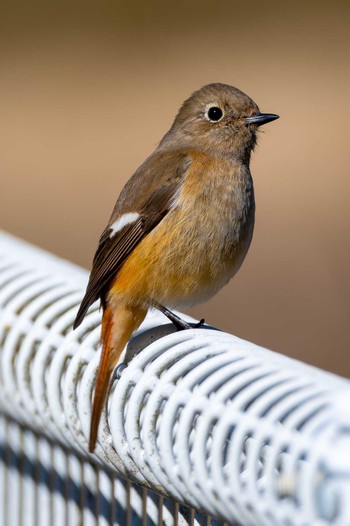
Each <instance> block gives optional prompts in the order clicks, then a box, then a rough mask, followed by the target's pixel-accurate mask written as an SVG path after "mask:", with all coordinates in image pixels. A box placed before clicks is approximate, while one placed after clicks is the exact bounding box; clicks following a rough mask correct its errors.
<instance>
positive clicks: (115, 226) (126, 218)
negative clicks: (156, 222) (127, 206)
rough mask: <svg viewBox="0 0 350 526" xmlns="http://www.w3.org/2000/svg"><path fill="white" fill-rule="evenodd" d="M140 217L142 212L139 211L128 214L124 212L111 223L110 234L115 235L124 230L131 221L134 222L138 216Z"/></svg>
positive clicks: (110, 235)
mask: <svg viewBox="0 0 350 526" xmlns="http://www.w3.org/2000/svg"><path fill="white" fill-rule="evenodd" d="M139 217H140V214H138V213H137V212H130V213H128V214H123V215H122V216H121V217H119V219H117V220H116V221H114V223H112V224H111V225H110V227H109V228H110V229H111V232H110V234H109V237H113V236H115V235H116V233H117V232H119V231H120V230H122V229H123V228H124V227H125V226H126V225H129V224H130V223H134V222H135V221H136V220H137V219H138V218H139Z"/></svg>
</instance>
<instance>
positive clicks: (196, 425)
mask: <svg viewBox="0 0 350 526" xmlns="http://www.w3.org/2000/svg"><path fill="white" fill-rule="evenodd" d="M86 279H87V273H86V272H85V271H83V270H82V269H80V268H79V267H77V266H75V265H72V264H71V263H68V262H65V261H62V260H61V259H59V258H57V257H55V256H53V255H51V254H48V253H47V252H44V251H41V250H40V249H37V248H35V247H33V246H31V245H28V244H26V243H24V242H22V241H20V240H17V239H15V238H13V237H12V236H9V235H7V234H5V233H0V411H2V412H4V413H7V414H9V415H11V417H12V418H15V419H16V420H18V421H19V422H21V423H23V424H24V425H26V426H29V427H30V428H32V429H35V430H37V431H38V432H39V433H45V434H47V435H49V436H50V437H51V438H52V439H53V440H58V441H60V442H61V443H63V444H65V445H67V446H68V447H70V448H73V449H75V450H76V451H77V452H79V454H82V455H86V456H88V453H87V438H86V437H87V436H88V432H89V425H90V410H91V394H92V391H93V387H94V381H95V377H96V371H97V366H98V361H99V352H100V349H99V324H100V313H99V311H98V307H97V306H96V307H95V308H92V309H91V310H90V312H89V314H88V315H87V317H86V320H85V321H84V323H83V324H82V325H81V326H80V327H79V328H78V330H77V331H74V332H72V330H71V328H72V323H73V320H74V316H75V314H76V309H77V306H78V304H79V301H80V299H81V296H82V293H83V290H84V287H85V284H86ZM123 359H124V360H126V361H127V362H128V363H129V366H128V367H127V369H125V370H124V372H123V374H122V375H121V377H120V379H115V381H114V383H113V386H112V389H111V392H110V395H109V403H108V406H107V408H106V410H105V411H104V413H103V416H102V420H101V425H100V433H99V444H98V447H97V449H96V453H95V455H94V459H95V460H97V461H98V462H100V463H101V464H103V465H105V466H108V467H109V468H110V469H112V470H115V471H116V472H118V473H120V474H122V475H124V476H127V477H128V478H130V479H132V480H134V481H136V482H139V483H140V484H143V485H145V486H147V487H150V488H152V489H154V490H155V491H158V492H161V493H163V494H166V495H169V496H170V497H173V498H174V499H176V500H178V501H180V502H183V503H185V504H188V505H190V506H192V507H194V508H196V509H201V510H204V511H206V512H207V513H209V514H211V515H213V516H217V517H220V518H223V519H225V520H227V521H229V522H232V521H238V522H240V523H242V524H245V525H250V524H252V525H253V524H256V525H259V526H260V525H268V526H270V525H272V524H285V525H293V524H295V525H305V526H306V525H308V526H309V525H311V524H313V525H316V524H317V525H319V526H321V525H326V524H336V525H342V526H343V525H346V524H350V455H349V451H350V417H349V414H350V412H349V407H350V384H349V382H348V381H347V380H345V379H343V378H340V377H338V376H335V375H333V374H330V373H327V372H325V371H321V370H319V369H316V368H314V367H311V366H309V365H306V364H303V363H301V362H298V361H296V360H292V359H290V358H287V357H285V356H282V355H279V354H277V353H274V352H272V351H269V350H267V349H263V348H261V347H259V346H256V345H254V344H252V343H249V342H247V341H244V340H241V339H239V338H237V337H235V336H232V335H230V334H227V333H223V332H220V331H217V330H214V329H213V328H210V327H209V328H208V327H206V328H203V329H193V330H188V331H182V332H177V333H176V332H174V331H173V328H172V327H171V326H170V325H169V324H168V323H167V320H166V319H165V318H163V317H162V316H161V315H160V314H157V313H151V314H150V315H149V316H148V317H147V318H146V320H145V322H144V323H143V325H142V326H141V327H140V329H139V330H138V331H137V334H136V335H135V337H134V338H133V339H132V340H131V342H129V344H128V346H127V349H126V350H125V354H124V357H123Z"/></svg>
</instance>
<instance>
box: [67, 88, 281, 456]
mask: <svg viewBox="0 0 350 526" xmlns="http://www.w3.org/2000/svg"><path fill="white" fill-rule="evenodd" d="M275 119H278V115H275V114H272V113H261V112H260V111H259V108H258V106H257V105H256V104H255V102H254V101H253V100H252V99H251V98H250V97H248V96H247V95H245V94H244V93H243V92H242V91H240V90H239V89H237V88H235V87H233V86H229V85H226V84H219V83H215V84H208V85H206V86H204V87H202V88H201V89H199V90H198V91H196V92H194V93H193V94H192V96H191V97H189V98H188V99H187V100H185V102H184V103H183V105H182V106H181V108H180V109H179V111H178V113H177V115H176V117H175V120H174V123H173V125H172V126H171V128H170V130H169V131H168V132H167V133H166V134H165V135H164V137H163V138H162V140H161V141H160V144H159V146H158V147H157V148H156V150H155V151H154V152H153V153H152V154H151V155H150V156H149V157H148V158H147V159H146V160H145V161H144V163H143V164H142V165H141V166H140V167H139V168H138V169H137V170H136V172H135V173H134V175H133V176H132V177H131V178H130V179H129V181H128V182H127V183H126V185H125V186H124V188H123V190H122V192H121V194H120V196H119V198H118V200H117V202H116V205H115V207H114V210H113V212H112V215H111V218H110V220H109V222H108V225H107V227H106V228H105V230H104V231H103V233H102V235H101V238H100V241H99V245H98V248H97V251H96V254H95V257H94V260H93V266H92V270H91V274H90V279H89V282H88V285H87V289H86V293H85V296H84V298H83V300H82V303H81V305H80V308H79V311H78V314H77V316H76V319H75V322H74V326H73V328H74V329H75V328H76V327H78V326H79V325H80V323H81V322H82V320H83V318H84V316H85V314H86V312H87V310H88V308H89V306H90V305H91V304H92V303H94V302H95V301H96V300H98V299H99V300H100V301H101V306H102V309H103V318H102V328H101V343H102V354H101V359H100V364H99V369H98V373H97V380H96V388H95V393H94V397H93V408H92V417H91V427H90V438H89V451H90V452H93V451H94V449H95V445H96V440H97V431H98V426H99V422H100V417H101V412H102V409H103V405H104V403H105V399H106V394H107V390H108V385H109V381H110V378H111V376H112V373H113V370H114V368H115V366H116V365H117V362H118V359H119V357H120V354H121V352H122V350H123V349H124V347H125V345H126V343H127V342H128V340H129V339H130V337H131V335H132V333H133V332H134V331H135V330H136V329H137V327H139V325H140V324H141V323H142V321H143V320H144V318H145V316H146V314H147V312H148V310H149V309H150V308H156V309H159V310H160V311H161V312H163V313H164V314H165V315H166V316H167V317H168V318H169V319H170V320H171V321H172V322H173V323H174V325H175V326H176V327H177V329H188V328H190V325H189V324H188V323H186V322H185V321H184V320H182V319H181V318H179V317H178V316H177V315H175V314H174V313H173V312H172V311H171V310H170V308H179V307H180V308H184V307H189V306H193V305H195V304H197V303H199V302H202V301H205V300H207V299H208V298H210V297H211V296H213V295H214V294H215V293H216V292H218V291H219V290H220V289H221V288H222V287H223V286H224V285H225V284H226V283H227V282H228V281H229V280H230V279H231V278H232V277H233V276H234V274H235V273H236V272H237V271H238V269H239V268H240V266H241V264H242V262H243V260H244V258H245V255H246V253H247V251H248V248H249V245H250V242H251V239H252V235H253V228H254V211H255V202H254V189H253V181H252V177H251V174H250V171H249V162H250V156H251V152H252V150H253V148H254V146H255V144H256V135H257V128H258V127H259V126H261V125H262V124H266V123H268V122H270V121H273V120H275Z"/></svg>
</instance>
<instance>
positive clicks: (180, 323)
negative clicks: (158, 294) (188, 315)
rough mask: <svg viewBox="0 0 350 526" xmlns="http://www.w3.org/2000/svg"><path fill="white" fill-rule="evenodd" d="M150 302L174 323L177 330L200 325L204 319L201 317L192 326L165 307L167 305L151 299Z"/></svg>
mask: <svg viewBox="0 0 350 526" xmlns="http://www.w3.org/2000/svg"><path fill="white" fill-rule="evenodd" d="M152 304H153V306H154V307H155V308H156V309H158V310H160V312H162V313H163V314H164V315H165V316H166V317H167V318H168V319H169V320H170V321H171V322H172V323H173V324H174V325H175V327H176V329H177V330H178V331H184V330H186V329H193V328H198V327H202V325H203V324H204V319H201V321H200V322H199V323H196V325H194V326H192V325H190V324H189V323H187V321H185V320H183V319H182V318H180V317H179V316H177V315H176V314H174V313H173V312H172V311H171V310H169V309H167V307H164V305H161V304H160V303H158V302H157V301H152Z"/></svg>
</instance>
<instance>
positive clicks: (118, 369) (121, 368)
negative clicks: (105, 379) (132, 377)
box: [114, 362, 128, 380]
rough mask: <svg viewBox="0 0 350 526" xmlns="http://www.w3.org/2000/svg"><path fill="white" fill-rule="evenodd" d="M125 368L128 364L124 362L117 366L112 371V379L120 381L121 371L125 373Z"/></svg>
mask: <svg viewBox="0 0 350 526" xmlns="http://www.w3.org/2000/svg"><path fill="white" fill-rule="evenodd" d="M127 366H128V364H127V363H124V362H123V363H120V364H119V365H117V367H116V368H115V370H114V378H116V379H117V380H120V378H121V375H122V374H123V371H125V369H126V368H127Z"/></svg>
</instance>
